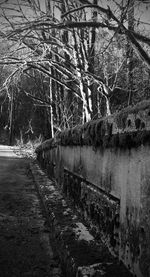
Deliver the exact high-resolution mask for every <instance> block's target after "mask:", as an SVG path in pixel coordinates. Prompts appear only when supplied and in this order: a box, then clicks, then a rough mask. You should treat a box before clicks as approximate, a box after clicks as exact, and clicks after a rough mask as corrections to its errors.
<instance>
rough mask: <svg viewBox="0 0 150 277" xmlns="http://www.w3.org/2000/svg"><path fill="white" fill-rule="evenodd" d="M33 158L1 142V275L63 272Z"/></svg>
mask: <svg viewBox="0 0 150 277" xmlns="http://www.w3.org/2000/svg"><path fill="white" fill-rule="evenodd" d="M48 231H49V230H48V227H47V225H46V222H45V219H44V217H43V214H42V211H41V207H40V203H39V200H38V197H37V193H36V190H35V187H34V183H33V180H32V178H31V176H30V174H29V161H28V160H27V159H23V158H19V157H18V156H16V155H15V154H14V152H13V150H12V149H11V148H9V147H7V146H0V276H1V277H10V276H11V277H22V276H23V277H33V276H34V277H58V276H61V272H60V269H59V263H58V259H57V257H55V256H54V254H53V252H52V249H51V246H50V243H49V232H48Z"/></svg>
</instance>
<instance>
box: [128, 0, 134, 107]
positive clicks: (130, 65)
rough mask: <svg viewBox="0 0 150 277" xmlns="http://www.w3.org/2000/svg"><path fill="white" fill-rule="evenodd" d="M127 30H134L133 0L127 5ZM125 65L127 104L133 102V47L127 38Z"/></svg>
mask: <svg viewBox="0 0 150 277" xmlns="http://www.w3.org/2000/svg"><path fill="white" fill-rule="evenodd" d="M128 30H129V31H134V0H130V1H129V7H128ZM127 65H128V91H129V97H128V105H132V104H133V47H132V45H131V42H130V41H129V39H128V43H127Z"/></svg>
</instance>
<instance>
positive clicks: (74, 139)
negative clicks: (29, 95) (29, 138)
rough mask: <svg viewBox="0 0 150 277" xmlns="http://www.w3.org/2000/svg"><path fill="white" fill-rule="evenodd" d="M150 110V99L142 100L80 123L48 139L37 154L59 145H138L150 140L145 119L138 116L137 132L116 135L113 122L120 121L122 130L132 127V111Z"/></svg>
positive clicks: (135, 112)
mask: <svg viewBox="0 0 150 277" xmlns="http://www.w3.org/2000/svg"><path fill="white" fill-rule="evenodd" d="M143 110H148V112H147V116H149V114H150V112H149V110H150V101H142V102H141V103H138V104H137V105H136V106H134V107H128V108H126V109H124V110H122V111H120V112H119V113H116V114H114V115H112V116H111V118H110V117H106V118H101V119H98V120H93V121H90V122H88V123H86V124H84V125H79V126H76V127H74V128H70V129H66V130H64V131H63V132H60V133H59V134H58V135H57V137H56V139H55V140H54V139H51V140H47V141H45V142H44V143H43V144H42V145H40V146H39V147H38V148H37V149H36V153H37V152H40V151H43V150H46V149H51V148H53V147H56V144H57V145H58V144H60V145H63V146H67V145H70V146H73V145H76V146H77V145H79V146H82V145H89V146H94V148H97V147H101V148H103V149H105V148H108V147H111V148H114V147H115V148H131V147H138V146H139V145H141V144H145V143H149V140H150V131H147V130H145V122H144V121H142V120H141V119H140V118H138V117H137V118H136V119H135V127H136V129H137V131H135V132H133V131H132V132H131V131H130V132H122V133H117V134H113V122H116V124H117V127H118V128H119V129H122V131H123V130H124V129H125V128H126V126H128V127H131V126H132V121H131V119H127V118H128V115H129V114H131V113H132V114H138V112H139V111H143Z"/></svg>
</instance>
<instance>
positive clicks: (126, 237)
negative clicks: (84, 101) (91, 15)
mask: <svg viewBox="0 0 150 277" xmlns="http://www.w3.org/2000/svg"><path fill="white" fill-rule="evenodd" d="M135 111H136V112H135ZM149 111H150V103H145V104H144V105H143V104H142V105H141V107H140V106H138V109H137V107H136V108H135V109H130V110H128V112H127V111H123V115H122V114H121V116H120V118H123V126H121V124H120V122H121V121H119V120H118V117H117V120H118V122H119V123H116V120H115V118H114V120H112V118H111V122H113V128H112V130H113V131H112V134H111V137H112V138H113V135H115V134H116V133H117V130H118V133H119V134H121V135H122V134H124V135H125V144H124V143H123V144H122V142H121V144H119V145H118V146H117V147H116V145H115V147H114V146H113V145H112V144H110V145H111V147H107V148H104V147H101V146H99V145H98V146H96V147H95V145H94V146H93V145H88V144H84V143H82V144H80V143H79V144H78V145H73V144H72V145H67V143H66V145H64V135H63V143H58V144H56V145H55V147H46V148H44V147H43V148H42V149H39V151H37V155H38V160H39V161H40V163H41V164H43V167H44V168H47V172H49V174H50V175H51V176H52V175H53V176H54V177H55V178H56V179H57V181H58V183H59V185H60V187H61V188H62V190H63V191H64V193H65V194H66V196H68V197H69V198H71V199H72V200H73V201H74V204H75V206H76V208H77V209H78V211H79V212H80V213H81V215H82V216H83V217H84V218H85V219H86V221H87V223H88V224H89V225H90V226H92V228H93V232H94V233H95V236H97V237H98V236H99V237H100V238H101V239H102V240H103V241H105V243H107V245H108V248H109V249H110V251H112V252H113V253H114V254H115V255H117V256H118V257H119V259H120V260H122V261H123V262H124V263H125V265H126V266H127V267H128V268H129V269H130V270H131V272H133V273H134V274H135V275H136V276H138V277H143V276H144V277H149V276H150V145H149V133H148V134H147V133H146V135H145V132H147V131H149V127H150V119H149V116H150V112H149ZM124 115H125V116H124ZM117 116H118V115H117ZM124 118H125V120H124ZM105 123H106V122H105ZM96 124H97V123H96ZM117 124H119V126H118V125H117ZM105 125H106V124H105ZM141 129H142V132H141ZM143 129H144V139H143ZM121 130H122V131H121ZM129 134H130V136H131V134H132V137H134V141H136V142H137V141H138V143H136V144H135V146H134V143H132V145H129V143H128V146H127V144H126V142H127V141H128V140H126V137H127V138H129ZM133 134H134V136H133ZM121 139H122V138H121ZM123 139H124V138H123ZM130 141H131V140H130ZM128 142H129V141H128ZM132 142H133V141H132ZM120 145H123V147H120ZM126 146H127V147H126Z"/></svg>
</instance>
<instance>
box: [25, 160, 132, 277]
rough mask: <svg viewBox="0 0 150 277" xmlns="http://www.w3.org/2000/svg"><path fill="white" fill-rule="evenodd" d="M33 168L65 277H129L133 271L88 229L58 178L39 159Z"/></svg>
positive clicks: (33, 164) (32, 165)
mask: <svg viewBox="0 0 150 277" xmlns="http://www.w3.org/2000/svg"><path fill="white" fill-rule="evenodd" d="M30 167H31V170H32V173H33V176H34V179H35V182H36V185H37V188H38V191H39V194H40V197H41V199H42V202H43V206H44V207H45V211H46V213H47V218H48V221H49V224H50V226H51V232H50V233H51V240H52V241H53V242H54V244H55V246H56V250H57V253H58V255H59V257H60V259H61V264H62V266H63V269H64V273H65V277H75V276H76V277H86V276H89V277H90V276H91V277H92V276H93V277H94V276H95V277H96V276H97V277H98V276H99V277H100V276H103V277H110V276H111V277H120V276H122V277H130V276H132V274H131V273H129V271H128V270H127V269H126V268H125V266H123V264H120V263H119V261H118V259H116V258H115V257H113V256H112V255H111V254H110V252H109V251H108V249H107V246H106V245H105V244H104V243H102V240H101V239H100V238H99V239H97V240H96V239H95V238H94V236H93V234H92V233H90V232H89V226H87V224H86V222H85V221H83V219H81V217H80V216H79V214H78V213H77V211H76V212H75V210H74V206H73V205H72V203H71V202H70V201H69V200H68V199H66V198H64V196H63V195H62V193H61V192H60V190H59V188H58V187H57V184H56V182H54V181H51V180H49V179H48V177H47V176H46V174H45V173H44V172H43V171H42V170H41V169H40V168H39V166H38V165H37V164H36V163H32V164H31V166H30Z"/></svg>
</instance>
